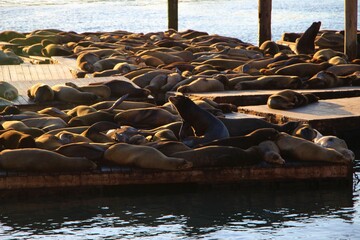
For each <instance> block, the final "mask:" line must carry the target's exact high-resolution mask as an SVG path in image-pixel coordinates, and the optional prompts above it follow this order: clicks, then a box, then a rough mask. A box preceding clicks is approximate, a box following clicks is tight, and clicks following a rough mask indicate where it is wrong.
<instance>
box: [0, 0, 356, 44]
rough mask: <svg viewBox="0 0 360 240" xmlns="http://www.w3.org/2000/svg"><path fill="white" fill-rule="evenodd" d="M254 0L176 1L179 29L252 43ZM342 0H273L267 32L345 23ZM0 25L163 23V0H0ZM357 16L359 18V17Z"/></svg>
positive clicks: (140, 27) (276, 35) (102, 27)
mask: <svg viewBox="0 0 360 240" xmlns="http://www.w3.org/2000/svg"><path fill="white" fill-rule="evenodd" d="M257 2H258V1H257V0H183V1H181V0H180V1H179V30H186V29H196V30H202V31H207V32H208V33H212V34H220V35H225V36H231V37H237V38H240V39H241V40H243V41H246V42H250V43H253V44H257V39H258V37H257V35H258V19H257V15H258V14H257ZM343 5H344V1H340V0H329V1H312V0H302V1H297V0H286V1H281V0H273V10H272V37H273V39H274V40H277V39H280V37H281V34H282V33H284V32H303V31H305V30H306V29H307V27H309V26H310V25H311V23H312V22H314V21H321V22H322V27H321V28H322V29H336V30H341V29H343V28H344V6H343ZM0 16H1V18H0V30H6V29H11V30H17V31H22V32H28V31H32V30H35V29H43V28H58V29H62V30H67V31H69V30H72V31H77V32H85V31H113V30H119V29H120V30H128V31H132V32H150V31H164V30H166V29H167V1H166V0H153V1H147V0H120V1H116V0H102V1H98V0H74V1H67V0H22V1H20V0H1V1H0ZM358 19H359V18H358Z"/></svg>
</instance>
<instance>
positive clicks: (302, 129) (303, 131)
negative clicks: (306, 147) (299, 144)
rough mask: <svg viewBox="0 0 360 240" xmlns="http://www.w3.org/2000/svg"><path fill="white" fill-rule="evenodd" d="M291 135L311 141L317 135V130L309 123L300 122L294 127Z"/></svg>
mask: <svg viewBox="0 0 360 240" xmlns="http://www.w3.org/2000/svg"><path fill="white" fill-rule="evenodd" d="M291 135H293V136H295V137H300V138H303V139H306V140H309V141H313V140H314V138H315V137H316V136H317V132H316V131H315V129H313V128H312V127H311V126H310V125H309V124H300V125H299V126H298V127H297V128H295V129H294V131H293V133H292V134H291Z"/></svg>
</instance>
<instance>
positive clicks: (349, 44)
mask: <svg viewBox="0 0 360 240" xmlns="http://www.w3.org/2000/svg"><path fill="white" fill-rule="evenodd" d="M357 7H358V0H345V38H344V53H345V54H346V55H347V56H348V58H349V60H353V59H355V58H356V55H357Z"/></svg>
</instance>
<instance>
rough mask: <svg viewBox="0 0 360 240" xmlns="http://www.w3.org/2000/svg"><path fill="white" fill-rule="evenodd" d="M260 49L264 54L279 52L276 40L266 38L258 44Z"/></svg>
mask: <svg viewBox="0 0 360 240" xmlns="http://www.w3.org/2000/svg"><path fill="white" fill-rule="evenodd" d="M259 48H260V50H262V51H263V52H264V53H265V54H270V55H275V54H277V53H278V52H280V49H279V46H278V45H277V44H276V42H274V41H271V40H267V41H265V42H263V43H262V44H261V45H260V47H259Z"/></svg>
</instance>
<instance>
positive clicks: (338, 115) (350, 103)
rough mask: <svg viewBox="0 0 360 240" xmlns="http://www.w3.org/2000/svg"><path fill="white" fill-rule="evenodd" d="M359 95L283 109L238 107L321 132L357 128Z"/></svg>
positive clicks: (277, 121)
mask: <svg viewBox="0 0 360 240" xmlns="http://www.w3.org/2000/svg"><path fill="white" fill-rule="evenodd" d="M359 101H360V97H354V98H340V99H330V100H320V101H319V102H318V103H313V104H309V105H307V106H304V107H300V108H296V109H292V110H288V111H284V110H276V109H271V108H269V107H268V106H267V105H259V106H246V107H239V111H240V112H244V113H248V114H254V115H258V116H263V117H265V118H266V119H267V120H268V121H271V122H275V123H283V122H287V121H290V120H294V121H303V122H307V123H309V124H310V125H311V126H312V127H314V128H316V129H317V130H319V131H320V132H321V133H323V134H336V132H338V131H348V130H356V129H359V126H360V104H359Z"/></svg>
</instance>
